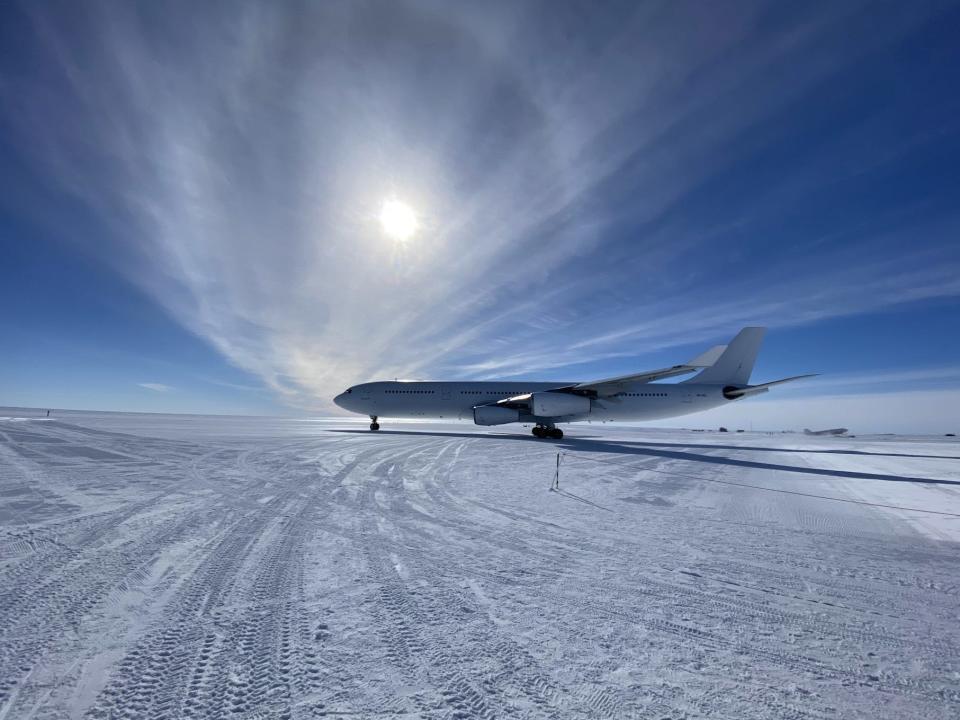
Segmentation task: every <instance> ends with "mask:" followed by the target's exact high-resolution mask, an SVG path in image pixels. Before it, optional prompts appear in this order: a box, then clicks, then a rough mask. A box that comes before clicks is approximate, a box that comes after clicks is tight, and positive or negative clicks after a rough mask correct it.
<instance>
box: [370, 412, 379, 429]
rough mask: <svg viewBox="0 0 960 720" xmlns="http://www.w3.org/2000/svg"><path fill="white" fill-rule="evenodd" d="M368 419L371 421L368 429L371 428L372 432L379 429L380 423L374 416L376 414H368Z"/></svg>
mask: <svg viewBox="0 0 960 720" xmlns="http://www.w3.org/2000/svg"><path fill="white" fill-rule="evenodd" d="M370 420H371V421H372V422H371V423H370V429H371V430H373V431H374V432H376V431H377V430H379V429H380V423H378V422H377V416H376V415H371V416H370Z"/></svg>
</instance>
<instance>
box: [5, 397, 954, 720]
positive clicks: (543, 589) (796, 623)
mask: <svg viewBox="0 0 960 720" xmlns="http://www.w3.org/2000/svg"><path fill="white" fill-rule="evenodd" d="M0 416H3V418H4V419H2V420H0V525H2V532H0V720H9V719H12V718H33V717H36V718H53V717H57V718H59V717H91V718H112V717H126V718H206V717H218V718H219V717H230V718H252V717H257V718H263V717H278V718H279V717H293V718H301V717H316V716H322V715H324V714H329V715H333V716H338V715H350V716H360V717H383V716H398V715H404V714H406V715H408V716H410V717H436V718H442V717H484V718H498V717H503V716H508V715H511V716H516V717H556V718H576V717H584V718H586V717H650V718H683V717H711V718H736V719H738V720H740V719H742V718H808V717H809V718H827V717H830V718H835V717H842V718H858V717H862V718H867V717H869V718H871V719H873V718H956V717H958V716H960V443H958V442H957V441H956V440H955V439H950V438H895V437H883V438H880V437H875V438H856V439H844V438H819V437H806V436H803V435H793V434H783V435H775V434H769V435H768V434H762V433H743V434H722V435H721V434H718V433H694V432H687V431H663V430H644V429H638V428H618V427H614V426H604V427H598V426H591V425H583V426H573V427H571V428H569V429H568V433H567V437H566V438H565V439H564V440H562V441H549V440H536V439H534V438H532V437H531V436H529V435H528V434H527V433H528V432H529V431H528V430H527V429H524V428H519V427H516V428H513V427H507V428H502V429H494V430H489V429H481V428H476V427H473V426H468V425H439V424H409V423H408V424H392V423H390V422H389V421H388V422H385V423H384V430H382V431H381V432H380V433H378V434H373V433H370V432H368V431H366V429H365V426H364V425H363V424H359V423H356V422H351V421H343V420H339V421H298V420H277V419H253V418H214V417H189V416H148V415H139V416H138V415H118V414H113V415H111V414H96V413H64V412H55V413H54V417H53V418H52V419H50V420H46V419H43V418H41V417H39V413H33V414H30V413H25V412H24V411H18V410H3V409H0ZM27 416H30V417H27ZM16 418H26V419H16ZM558 451H560V452H563V453H565V456H564V457H563V459H562V465H561V468H560V490H559V492H551V491H550V490H549V488H550V484H551V481H552V479H553V475H554V469H555V466H556V458H557V452H558ZM918 479H921V480H935V481H938V482H917V480H918ZM717 481H723V482H717ZM726 483H739V484H736V485H734V484H726ZM745 485H751V486H756V487H745ZM759 488H774V489H777V490H788V491H791V492H794V493H804V494H787V493H782V492H770V491H766V490H762V489H759ZM809 495H824V496H829V497H831V498H836V500H826V499H819V498H814V497H809ZM841 500H846V501H856V502H841ZM863 503H874V504H863ZM877 505H896V506H901V507H909V508H916V509H927V510H935V511H938V512H940V513H947V514H941V515H936V514H928V513H923V512H918V511H917V510H902V509H895V508H884V507H878V506H877ZM949 513H953V515H951V514H949Z"/></svg>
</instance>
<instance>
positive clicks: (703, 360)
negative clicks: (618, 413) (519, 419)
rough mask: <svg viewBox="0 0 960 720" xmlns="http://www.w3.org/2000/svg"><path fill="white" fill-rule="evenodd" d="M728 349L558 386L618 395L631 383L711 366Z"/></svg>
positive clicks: (597, 394)
mask: <svg viewBox="0 0 960 720" xmlns="http://www.w3.org/2000/svg"><path fill="white" fill-rule="evenodd" d="M726 349H727V346H726V345H717V346H715V347H712V348H710V349H709V350H707V351H706V352H705V353H703V354H701V355H697V357H695V358H693V359H692V360H688V361H687V362H685V363H683V364H681V365H674V366H673V367H668V368H661V369H660V370H649V371H647V372H642V373H634V374H632V375H620V376H619V377H612V378H604V379H603V380H593V381H591V382H585V383H579V384H577V385H570V386H569V387H565V388H557V390H563V391H566V392H574V393H578V394H588V395H595V396H596V397H610V396H612V395H616V394H617V393H620V392H623V389H624V388H625V387H626V386H627V385H630V384H631V383H648V382H653V381H654V380H662V379H663V378H669V377H676V376H677V375H687V374H688V373H692V372H696V371H697V370H702V369H703V368H706V367H710V366H711V365H713V364H714V363H715V362H716V361H717V359H718V358H719V357H720V356H721V355H722V354H723V351H724V350H726Z"/></svg>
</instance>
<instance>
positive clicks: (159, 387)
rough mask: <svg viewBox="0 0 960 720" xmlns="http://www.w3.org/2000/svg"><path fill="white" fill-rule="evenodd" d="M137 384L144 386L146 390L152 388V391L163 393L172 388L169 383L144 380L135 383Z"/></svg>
mask: <svg viewBox="0 0 960 720" xmlns="http://www.w3.org/2000/svg"><path fill="white" fill-rule="evenodd" d="M137 385H139V386H140V387H142V388H146V389H147V390H153V391H154V392H162V393H165V392H170V391H171V390H173V388H172V387H171V386H170V385H164V384H163V383H153V382H145V383H137Z"/></svg>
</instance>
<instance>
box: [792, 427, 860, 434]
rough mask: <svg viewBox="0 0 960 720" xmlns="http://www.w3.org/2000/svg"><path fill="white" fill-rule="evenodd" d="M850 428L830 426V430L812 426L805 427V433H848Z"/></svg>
mask: <svg viewBox="0 0 960 720" xmlns="http://www.w3.org/2000/svg"><path fill="white" fill-rule="evenodd" d="M848 432H850V431H849V430H847V429H846V428H830V429H829V430H811V429H810V428H804V429H803V433H804V435H846V434H847V433H848Z"/></svg>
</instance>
